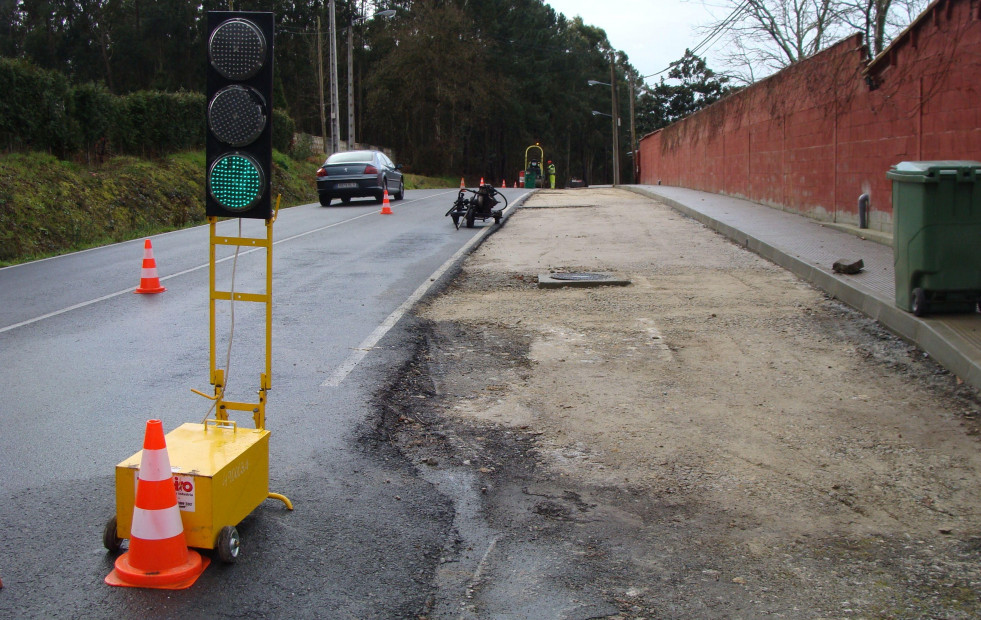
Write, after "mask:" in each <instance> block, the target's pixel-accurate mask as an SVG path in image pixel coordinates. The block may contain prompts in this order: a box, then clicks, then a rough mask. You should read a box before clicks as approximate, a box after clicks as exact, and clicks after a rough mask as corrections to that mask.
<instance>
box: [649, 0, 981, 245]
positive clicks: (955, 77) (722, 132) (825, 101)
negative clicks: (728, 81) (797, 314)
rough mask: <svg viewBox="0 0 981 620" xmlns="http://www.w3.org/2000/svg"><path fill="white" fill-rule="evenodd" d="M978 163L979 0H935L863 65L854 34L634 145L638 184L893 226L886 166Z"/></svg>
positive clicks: (879, 226) (980, 123)
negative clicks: (865, 204) (865, 203)
mask: <svg viewBox="0 0 981 620" xmlns="http://www.w3.org/2000/svg"><path fill="white" fill-rule="evenodd" d="M936 159H971V160H978V161H981V0H936V1H935V2H934V3H933V4H931V5H930V7H928V8H927V10H926V11H924V13H923V14H922V15H921V16H920V17H919V18H918V19H917V20H916V21H915V22H914V23H913V24H912V25H911V26H910V27H909V28H908V29H907V30H906V31H905V32H904V33H903V34H902V35H901V36H899V37H897V39H896V40H895V41H894V42H893V44H892V45H891V46H890V47H889V48H888V49H887V50H886V51H885V52H883V54H880V55H879V57H878V58H876V59H875V60H874V61H873V62H872V63H871V64H867V57H866V55H865V52H864V50H863V49H862V40H861V36H860V35H857V34H856V35H854V36H852V37H849V38H847V39H845V40H843V41H841V42H840V43H838V44H837V45H835V46H834V47H832V48H829V49H827V50H825V51H823V52H821V53H819V54H817V55H815V56H813V57H811V58H809V59H808V60H806V61H804V62H801V63H798V64H796V65H793V66H791V67H788V68H787V69H784V70H783V71H781V72H780V73H778V74H776V75H773V76H771V77H769V78H767V79H766V80H763V81H761V82H758V83H756V84H754V85H753V86H750V87H749V88H746V89H744V90H743V91H741V92H739V93H736V94H735V95H733V96H730V97H727V98H726V99H724V100H723V101H720V102H718V103H716V104H714V105H712V106H709V107H708V108H705V109H704V110H701V111H700V112H698V113H696V114H693V115H692V116H690V117H689V118H687V119H685V120H683V121H680V122H678V123H675V124H674V125H671V126H669V127H666V128H664V129H662V130H659V131H656V132H654V133H652V134H649V135H647V136H645V137H644V138H643V139H642V140H641V142H640V182H641V183H644V184H657V183H658V181H660V182H661V183H663V184H665V185H678V186H682V187H691V188H693V189H699V190H704V191H709V192H719V193H724V194H729V195H732V196H738V197H742V198H747V199H750V200H754V201H758V202H762V203H764V204H768V205H771V206H774V207H778V208H781V209H786V210H789V211H794V212H797V213H801V214H804V215H808V216H810V217H814V218H817V219H820V220H832V221H838V222H846V223H852V224H855V223H857V222H858V197H859V196H860V195H861V194H863V193H868V194H869V195H870V198H871V208H872V212H871V213H870V226H871V227H872V228H877V229H880V230H886V231H888V230H891V227H892V185H891V182H890V181H889V180H888V179H887V178H886V172H887V171H888V170H889V168H890V167H892V166H893V165H895V164H897V163H899V162H901V161H917V160H936Z"/></svg>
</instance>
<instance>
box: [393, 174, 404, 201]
mask: <svg viewBox="0 0 981 620" xmlns="http://www.w3.org/2000/svg"><path fill="white" fill-rule="evenodd" d="M403 198H405V181H403V180H401V179H400V180H399V191H397V192H395V200H402V199H403Z"/></svg>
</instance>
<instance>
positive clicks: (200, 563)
mask: <svg viewBox="0 0 981 620" xmlns="http://www.w3.org/2000/svg"><path fill="white" fill-rule="evenodd" d="M172 471H173V470H172V469H171V467H170V457H169V456H168V455H167V442H166V439H165V438H164V433H163V424H162V423H161V422H160V420H149V421H147V423H146V436H145V437H144V439H143V455H142V456H141V457H140V470H139V474H138V475H137V479H136V498H135V501H134V502H133V504H134V505H133V525H132V527H131V528H130V539H129V551H127V552H126V553H124V554H123V555H121V556H119V557H118V558H116V562H115V565H114V568H113V569H112V571H111V572H110V573H109V574H108V575H106V579H105V581H106V583H107V584H109V585H111V586H125V587H130V588H155V589H158V590H182V589H184V588H188V587H190V586H191V584H193V583H194V582H195V581H196V580H197V578H198V577H199V576H201V573H203V572H204V569H205V568H207V567H208V564H209V563H210V560H209V559H208V558H204V557H201V554H199V553H198V552H196V551H193V550H191V549H188V548H187V540H186V539H185V538H184V524H183V522H182V521H181V513H180V508H179V507H178V505H177V491H176V490H175V489H174V481H173V480H174V479H173V473H172Z"/></svg>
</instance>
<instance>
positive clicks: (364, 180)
mask: <svg viewBox="0 0 981 620" xmlns="http://www.w3.org/2000/svg"><path fill="white" fill-rule="evenodd" d="M401 170H402V166H401V165H395V164H393V163H392V160H391V159H389V158H388V156H387V155H385V154H384V153H382V152H381V151H344V152H340V153H334V154H333V155H331V156H330V157H328V158H327V161H325V162H324V165H323V166H321V167H320V169H319V170H317V193H318V194H319V195H320V204H321V205H323V206H325V207H326V206H328V205H330V201H331V200H333V199H334V198H340V199H341V202H343V203H344V204H348V203H350V202H351V199H352V198H359V197H365V196H370V197H372V198H374V199H375V200H376V201H378V202H381V201H382V199H383V198H384V195H385V191H386V190H388V192H389V196H390V197H391V198H392V200H401V199H402V197H403V196H404V195H405V182H404V181H403V180H402V172H401Z"/></svg>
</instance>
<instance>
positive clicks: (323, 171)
mask: <svg viewBox="0 0 981 620" xmlns="http://www.w3.org/2000/svg"><path fill="white" fill-rule="evenodd" d="M317 176H318V177H325V176H327V169H326V168H321V169H320V170H317Z"/></svg>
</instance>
